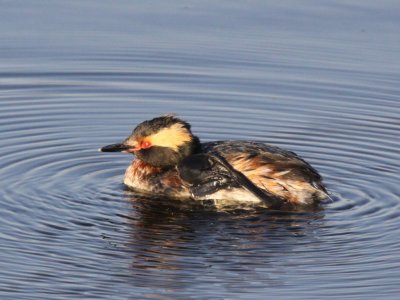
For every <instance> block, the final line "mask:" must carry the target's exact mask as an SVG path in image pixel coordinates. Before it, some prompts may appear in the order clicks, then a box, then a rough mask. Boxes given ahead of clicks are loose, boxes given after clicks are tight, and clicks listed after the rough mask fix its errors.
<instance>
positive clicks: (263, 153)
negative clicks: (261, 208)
mask: <svg viewBox="0 0 400 300" xmlns="http://www.w3.org/2000/svg"><path fill="white" fill-rule="evenodd" d="M202 148H203V152H205V153H209V154H216V155H219V156H222V157H224V158H225V159H226V160H227V161H228V162H229V163H230V164H231V165H232V166H233V167H234V168H235V169H236V170H237V171H239V172H241V173H243V174H244V175H245V176H246V177H247V178H248V179H250V180H251V181H252V182H253V183H254V184H256V185H257V186H258V187H259V188H261V189H263V190H266V191H268V192H270V193H272V194H274V195H276V196H278V197H281V198H282V199H285V200H286V201H288V202H290V203H293V204H309V203H313V202H315V200H320V199H323V198H326V197H327V192H326V189H325V187H324V186H323V184H322V178H321V176H320V175H319V174H318V172H317V171H316V170H315V169H314V168H313V167H312V166H311V165H310V164H308V163H307V162H306V161H304V160H303V159H301V158H300V157H299V156H297V155H296V154H295V153H294V152H291V151H287V150H284V149H281V148H279V147H275V146H271V145H267V144H264V143H260V142H247V141H216V142H209V143H203V144H202Z"/></svg>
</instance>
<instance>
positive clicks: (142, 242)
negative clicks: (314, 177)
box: [125, 191, 324, 289]
mask: <svg viewBox="0 0 400 300" xmlns="http://www.w3.org/2000/svg"><path fill="white" fill-rule="evenodd" d="M125 196H126V199H127V200H128V201H130V202H131V203H132V208H133V209H132V212H131V214H130V215H129V216H125V218H126V219H127V221H128V222H129V224H130V225H131V228H132V233H131V234H132V238H131V241H130V242H129V244H128V248H129V250H128V251H131V253H132V257H133V260H132V272H133V274H134V275H135V276H134V278H135V280H138V281H139V282H140V284H142V285H146V286H162V287H164V288H166V287H168V288H169V289H174V287H178V286H179V287H182V286H184V285H191V284H193V283H194V281H196V282H197V283H198V282H199V281H204V282H207V281H208V280H210V276H211V277H212V278H214V279H213V280H216V281H218V280H221V282H222V281H224V280H228V281H229V280H239V279H240V278H241V279H240V280H252V281H256V282H265V281H268V282H269V284H274V282H275V284H279V282H276V280H275V279H273V278H272V277H271V278H270V277H269V274H268V272H260V271H258V270H259V269H260V268H262V269H265V268H267V269H268V268H273V265H274V264H276V263H277V262H279V261H281V260H284V257H285V255H286V254H287V253H291V252H292V251H293V248H294V247H296V245H297V244H298V243H297V242H296V240H295V241H294V240H293V238H297V239H304V240H306V241H308V242H312V241H313V240H315V239H317V237H315V231H316V228H318V227H319V226H321V223H322V222H323V217H324V213H323V210H320V209H318V208H313V209H311V210H308V211H304V210H303V211H296V212H293V211H292V212H282V211H281V212H277V211H273V212H272V211H268V210H266V209H252V210H249V209H246V210H243V209H241V210H229V211H219V210H216V209H215V207H213V206H212V204H211V203H201V204H200V203H198V202H197V203H189V202H180V201H177V200H176V201H174V200H169V199H160V198H158V199H156V198H149V197H146V196H144V195H139V194H137V193H133V192H131V191H126V194H125ZM303 243H304V241H303ZM223 278H225V279H223ZM240 280H239V285H240ZM278 281H279V280H278Z"/></svg>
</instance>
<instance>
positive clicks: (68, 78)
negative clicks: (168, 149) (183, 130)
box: [0, 1, 400, 299]
mask: <svg viewBox="0 0 400 300" xmlns="http://www.w3.org/2000/svg"><path fill="white" fill-rule="evenodd" d="M350 2H351V1H350ZM44 3H47V1H44ZM68 3H69V2H60V3H58V4H51V5H50V4H49V3H47V4H49V5H48V6H49V7H48V6H46V9H48V10H46V11H53V13H54V15H44V10H43V7H44V6H43V7H42V6H37V5H36V4H35V5H33V4H29V1H27V2H26V4H25V5H26V7H23V8H21V7H18V4H15V3H14V2H12V1H10V2H7V3H4V4H3V6H4V7H2V10H1V11H0V25H1V26H0V41H3V43H0V54H1V55H0V62H1V63H2V64H1V65H2V69H1V70H0V128H1V131H0V143H1V145H0V157H1V160H0V183H1V190H0V199H1V210H0V228H1V231H0V239H1V242H0V252H1V259H0V270H1V271H0V298H1V299H3V298H4V299H52V298H57V299H71V298H72V299H127V298H132V299H265V296H266V295H268V296H269V297H270V298H274V299H276V298H283V299H298V298H304V299H324V298H326V297H329V298H340V299H350V298H353V299H366V298H377V297H384V298H385V299H389V298H392V299H396V298H397V297H398V292H399V288H398V287H399V284H400V280H399V278H400V271H399V270H400V259H399V255H398V254H399V245H400V227H399V225H398V224H399V222H400V207H399V206H400V205H399V203H400V200H399V195H400V186H399V182H400V155H399V151H398V148H399V128H400V105H399V103H400V98H399V95H400V88H399V85H398V82H399V79H400V73H399V71H398V69H397V65H398V64H396V62H398V53H399V50H400V44H399V43H398V42H396V41H398V38H397V36H398V30H397V29H396V28H397V27H396V26H395V25H398V20H400V17H399V16H398V12H397V11H398V10H396V9H392V8H393V7H392V6H396V3H394V2H393V3H394V4H393V3H392V2H391V1H388V2H387V4H386V5H383V4H380V5H379V6H378V5H376V4H374V3H372V2H371V3H368V1H367V2H366V3H367V4H364V5H366V8H365V9H353V8H354V7H357V8H358V6H359V5H360V4H357V5H355V4H354V5H355V6H354V7H353V6H351V4H339V3H337V4H332V3H330V4H327V3H325V4H322V3H321V4H319V5H316V4H314V5H313V6H312V7H310V6H307V5H305V4H304V3H303V4H302V5H301V6H298V7H293V6H294V4H291V6H290V7H286V5H287V4H274V5H272V4H270V5H266V4H265V3H264V2H263V1H259V2H257V1H255V2H254V3H253V4H251V5H250V4H248V3H247V2H246V3H242V2H240V1H239V2H237V3H235V4H234V3H229V7H228V6H227V4H225V2H224V1H222V2H220V4H211V2H207V1H205V2H198V3H195V2H193V3H187V4H185V5H183V4H181V3H178V2H174V1H169V2H168V4H163V3H161V2H159V3H158V4H159V5H154V4H149V3H146V4H144V3H143V4H140V5H139V4H135V6H134V7H131V6H130V5H133V4H128V2H121V3H120V4H119V5H117V6H108V5H107V4H104V3H103V4H100V3H98V2H92V1H86V2H84V3H83V2H82V3H80V4H78V3H75V4H68ZM171 3H172V4H171ZM346 3H348V2H346ZM171 5H172V6H173V8H174V11H171ZM349 8H351V9H349ZM294 10H295V11H296V12H294ZM69 11H71V15H70V16H71V18H66V19H65V20H64V19H63V21H62V22H61V21H60V20H58V16H60V15H64V13H65V12H69ZM72 11H74V12H75V13H72ZM328 11H331V12H332V15H329V14H328V13H327V12H328ZM61 12H62V13H61ZM101 12H102V13H104V15H103V14H101ZM167 12H168V13H167ZM375 13H376V14H375ZM378 13H379V16H380V15H381V16H384V20H383V19H381V18H383V17H379V16H378ZM370 14H373V16H371V15H370ZM363 17H364V19H363ZM15 20H20V21H19V22H22V23H20V24H19V25H20V26H13V22H16V21H15ZM89 20H90V21H89ZM232 20H236V21H235V22H239V23H234V22H233V21H232ZM310 20H312V22H311V21H310ZM354 20H359V22H360V23H357V22H356V23H354V22H355V21H354ZM310 22H311V23H312V24H311V23H310ZM318 24H319V25H321V26H318ZM327 24H328V25H327ZM329 24H332V26H330V25H329ZM33 25H34V26H33ZM166 25H168V26H166ZM316 26H317V27H318V28H315V27H316ZM376 28H381V29H382V30H381V31H379V32H377V31H376V30H377V29H376ZM371 41H374V42H373V43H371ZM165 113H176V114H178V115H179V116H182V117H183V118H185V119H186V120H187V121H189V122H190V123H191V124H192V129H193V131H194V132H195V133H196V134H197V135H198V136H199V137H200V138H201V140H202V141H212V140H226V139H240V140H256V141H262V142H266V143H270V144H274V145H277V146H280V147H284V148H286V149H289V150H292V151H295V152H297V153H298V154H299V155H301V156H302V157H304V158H305V159H306V160H307V161H309V162H310V163H311V164H312V165H313V166H315V168H316V169H318V170H319V171H320V173H321V174H322V175H323V177H324V179H325V182H326V184H327V186H328V189H329V190H330V192H331V199H327V200H326V201H324V203H322V204H321V206H320V207H318V208H315V209H314V210H310V209H309V210H298V211H292V212H288V211H280V212H279V211H268V210H265V209H261V208H254V209H251V210H250V209H235V210H226V211H219V210H216V209H215V207H214V206H213V205H212V204H211V203H207V202H202V203H198V202H196V203H190V202H179V201H171V200H169V199H164V198H161V199H160V198H153V197H149V196H145V195H140V194H138V193H135V192H132V191H130V190H128V189H126V188H125V187H124V186H123V184H122V176H123V174H124V171H125V169H126V167H127V166H128V164H129V163H130V161H131V159H132V157H131V156H130V155H126V154H112V153H100V152H98V151H97V149H98V148H99V147H101V146H103V145H107V144H110V143H114V142H118V141H121V140H122V139H124V138H125V137H126V136H127V135H128V134H129V133H130V132H131V130H132V129H133V127H134V126H135V125H136V124H138V123H139V122H141V121H143V120H146V119H149V118H152V117H154V116H158V115H160V114H165Z"/></svg>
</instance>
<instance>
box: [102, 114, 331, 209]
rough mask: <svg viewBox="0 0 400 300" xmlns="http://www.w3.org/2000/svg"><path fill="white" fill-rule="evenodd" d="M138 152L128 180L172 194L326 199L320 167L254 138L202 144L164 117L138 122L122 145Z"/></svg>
mask: <svg viewBox="0 0 400 300" xmlns="http://www.w3.org/2000/svg"><path fill="white" fill-rule="evenodd" d="M101 150H102V151H104V152H108V151H123V152H131V153H134V154H135V155H136V156H137V158H136V159H134V160H133V161H132V163H131V165H130V166H129V167H128V169H127V170H126V172H125V177H124V183H125V184H126V185H127V186H129V187H131V188H134V189H137V190H141V191H145V192H150V193H153V194H155V195H162V196H167V197H171V198H181V199H185V198H192V199H194V200H203V199H213V200H231V201H239V202H248V203H259V202H264V203H265V202H267V206H269V207H271V206H276V205H278V204H279V203H290V204H295V205H306V204H312V203H315V202H318V201H319V200H321V199H323V198H326V197H327V192H326V189H325V187H324V186H323V184H322V178H321V176H320V175H319V174H318V173H317V171H316V170H315V169H314V168H313V167H312V166H311V165H310V164H308V163H307V162H306V161H304V160H303V159H301V158H300V157H299V156H297V155H296V154H295V153H293V152H290V151H287V150H284V149H281V148H278V147H275V146H271V145H267V144H264V143H260V142H250V141H216V142H208V143H200V142H199V139H198V138H197V137H196V136H194V135H193V134H192V133H191V131H190V125H189V124H188V123H186V122H184V121H182V120H181V119H178V118H176V117H173V116H162V117H158V118H155V119H152V120H150V121H145V122H143V123H141V124H140V125H138V126H137V127H136V129H135V130H134V131H133V133H132V135H131V136H130V137H128V138H127V139H126V140H125V141H124V142H123V143H121V144H113V145H109V146H106V147H104V148H102V149H101Z"/></svg>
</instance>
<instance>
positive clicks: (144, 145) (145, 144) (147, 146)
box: [140, 141, 151, 149]
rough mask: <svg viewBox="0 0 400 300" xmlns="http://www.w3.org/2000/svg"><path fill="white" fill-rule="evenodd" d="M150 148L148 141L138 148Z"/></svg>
mask: <svg viewBox="0 0 400 300" xmlns="http://www.w3.org/2000/svg"><path fill="white" fill-rule="evenodd" d="M150 147H151V143H150V142H149V141H144V142H142V144H141V147H140V148H142V149H147V148H150Z"/></svg>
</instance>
